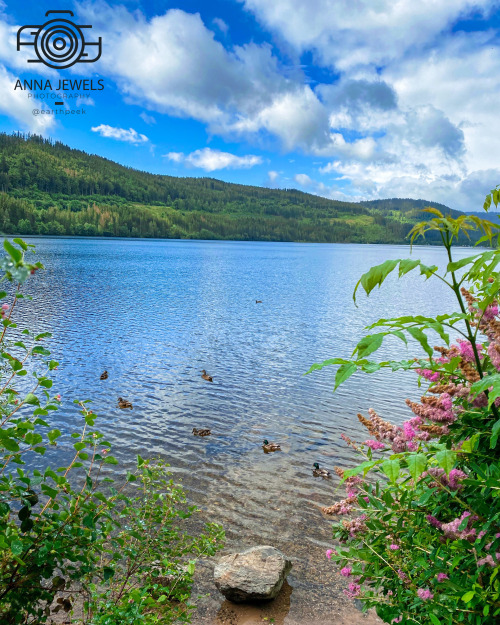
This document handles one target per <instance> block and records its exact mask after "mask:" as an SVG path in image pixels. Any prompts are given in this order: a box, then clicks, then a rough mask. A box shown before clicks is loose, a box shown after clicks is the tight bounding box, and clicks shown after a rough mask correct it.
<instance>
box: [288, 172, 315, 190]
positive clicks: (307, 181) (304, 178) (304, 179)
mask: <svg viewBox="0 0 500 625" xmlns="http://www.w3.org/2000/svg"><path fill="white" fill-rule="evenodd" d="M293 179H294V180H295V182H296V183H297V184H300V186H301V187H309V186H310V185H311V184H313V181H312V180H311V178H310V176H308V175H307V174H295V176H294V177H293Z"/></svg>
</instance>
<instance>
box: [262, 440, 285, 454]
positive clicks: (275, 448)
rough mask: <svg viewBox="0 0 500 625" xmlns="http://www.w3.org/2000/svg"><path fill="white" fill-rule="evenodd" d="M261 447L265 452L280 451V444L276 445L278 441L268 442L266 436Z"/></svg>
mask: <svg viewBox="0 0 500 625" xmlns="http://www.w3.org/2000/svg"><path fill="white" fill-rule="evenodd" d="M262 449H263V450H264V451H265V452H266V454H267V453H269V452H270V451H281V445H278V443H270V442H269V441H268V440H267V438H266V439H264V444H263V445H262Z"/></svg>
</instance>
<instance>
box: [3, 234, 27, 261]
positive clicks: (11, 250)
mask: <svg viewBox="0 0 500 625" xmlns="http://www.w3.org/2000/svg"><path fill="white" fill-rule="evenodd" d="M3 246H4V249H5V251H6V252H7V254H8V255H9V256H10V257H11V258H12V260H13V261H14V262H15V263H18V262H19V261H20V260H22V258H23V253H22V252H21V251H20V250H18V249H17V248H16V247H14V246H13V245H12V244H11V243H9V241H7V239H5V240H4V242H3Z"/></svg>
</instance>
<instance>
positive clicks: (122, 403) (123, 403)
mask: <svg viewBox="0 0 500 625" xmlns="http://www.w3.org/2000/svg"><path fill="white" fill-rule="evenodd" d="M118 408H132V402H130V401H127V400H126V399H122V398H121V397H118Z"/></svg>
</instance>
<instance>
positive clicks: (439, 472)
mask: <svg viewBox="0 0 500 625" xmlns="http://www.w3.org/2000/svg"><path fill="white" fill-rule="evenodd" d="M429 475H430V476H431V477H433V478H434V480H433V481H432V482H430V483H429V486H430V487H431V488H435V487H436V486H440V485H441V486H444V487H445V488H450V489H451V490H460V489H461V488H462V485H461V483H460V482H461V481H462V480H463V479H465V478H466V477H467V475H466V474H465V473H464V472H463V471H461V470H460V469H452V470H451V471H450V474H449V475H446V471H445V470H444V469H441V468H440V467H431V468H430V469H428V470H427V471H424V472H423V473H422V475H421V476H420V479H423V478H425V477H427V476H429ZM432 518H434V517H432ZM427 520H429V517H427ZM436 520H437V519H436ZM429 522H430V523H431V525H432V524H433V523H432V522H431V521H429ZM438 523H439V521H438ZM435 527H437V525H435Z"/></svg>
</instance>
